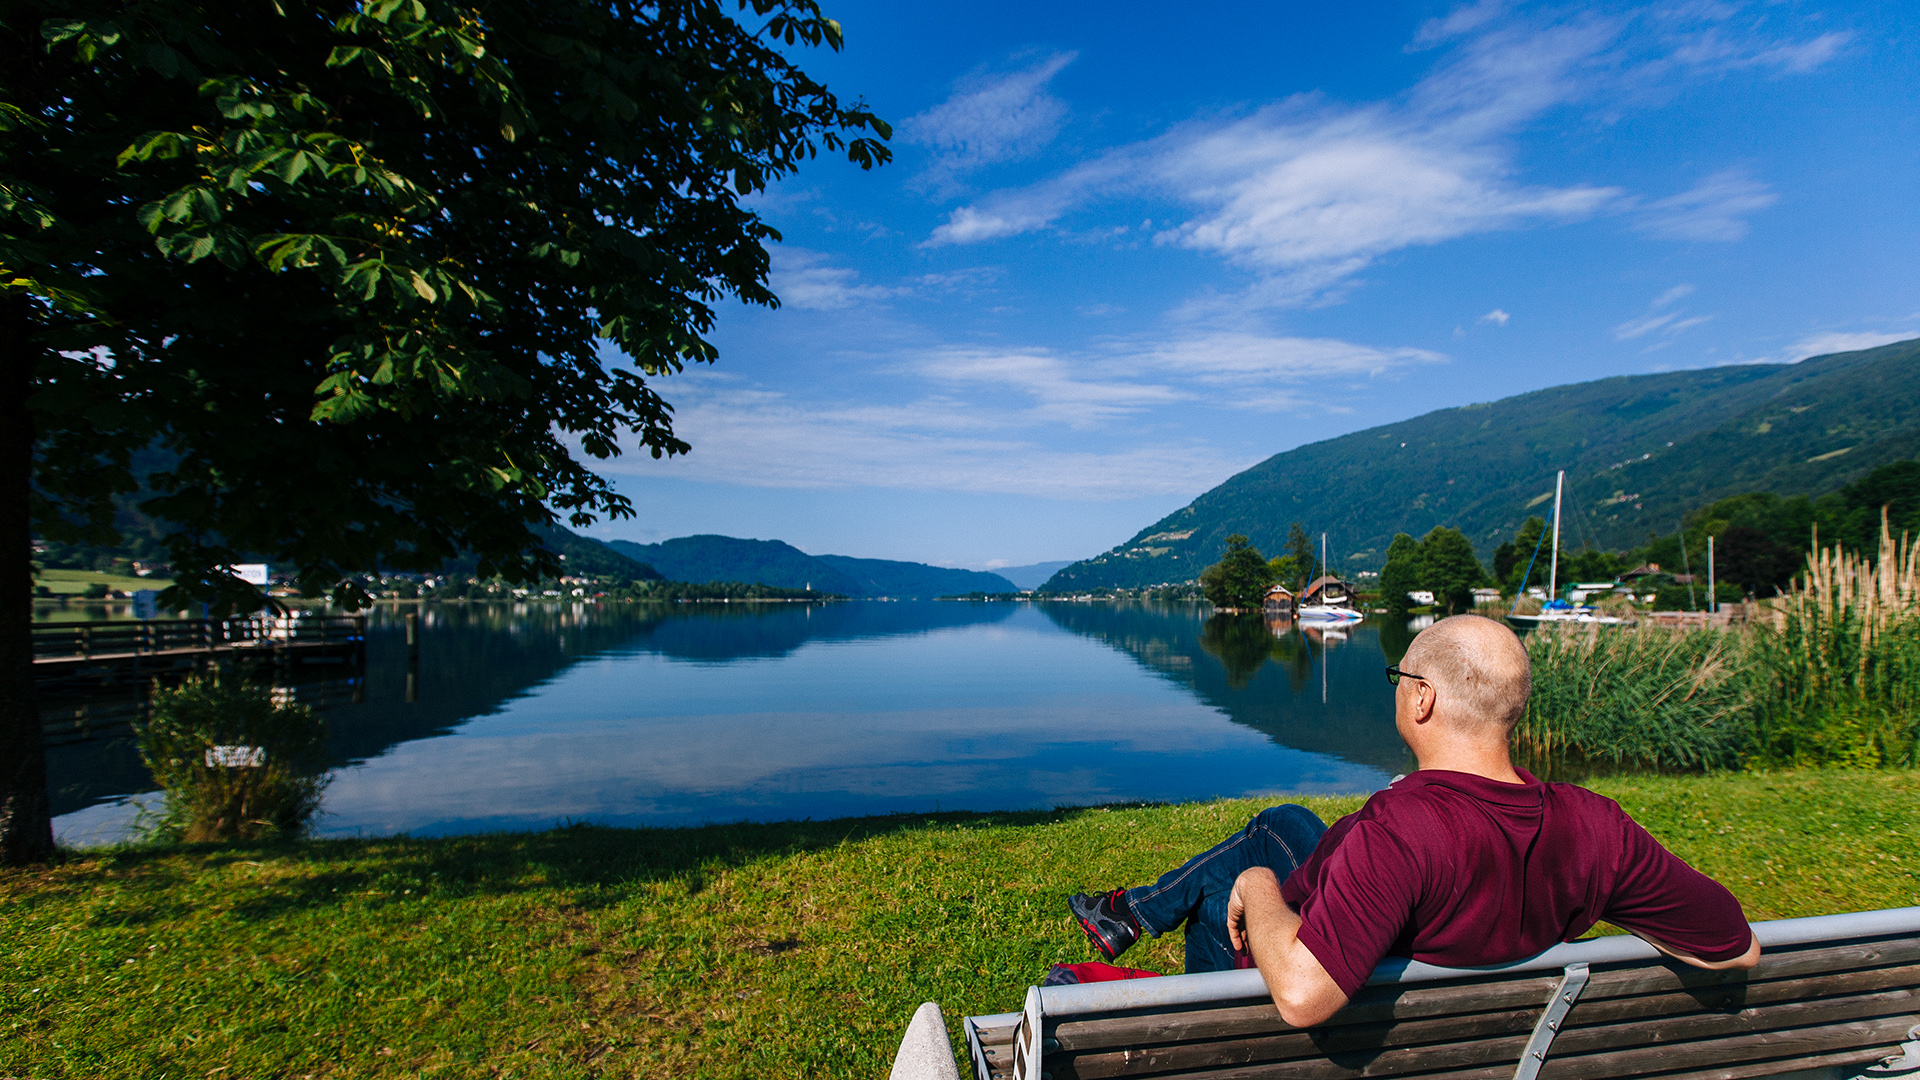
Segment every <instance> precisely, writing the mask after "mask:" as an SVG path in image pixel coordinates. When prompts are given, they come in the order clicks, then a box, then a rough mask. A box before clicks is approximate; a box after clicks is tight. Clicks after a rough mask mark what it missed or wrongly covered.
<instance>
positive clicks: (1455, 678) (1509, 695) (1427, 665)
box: [1400, 615, 1533, 738]
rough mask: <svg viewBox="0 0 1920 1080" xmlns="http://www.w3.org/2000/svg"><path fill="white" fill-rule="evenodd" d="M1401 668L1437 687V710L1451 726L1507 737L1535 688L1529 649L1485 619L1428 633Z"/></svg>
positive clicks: (1452, 622)
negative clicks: (1529, 660) (1494, 732)
mask: <svg viewBox="0 0 1920 1080" xmlns="http://www.w3.org/2000/svg"><path fill="white" fill-rule="evenodd" d="M1400 666H1401V668H1403V669H1404V670H1406V671H1411V672H1414V673H1415V674H1418V675H1420V676H1422V677H1424V678H1426V679H1427V680H1428V681H1430V682H1432V683H1433V686H1434V690H1435V692H1436V693H1435V708H1436V711H1437V712H1438V713H1440V714H1441V715H1442V716H1443V717H1444V718H1445V719H1446V720H1447V721H1448V723H1450V724H1453V725H1457V726H1458V727H1460V728H1461V729H1463V730H1466V729H1471V728H1476V727H1484V728H1486V729H1488V730H1489V731H1498V732H1499V733H1500V735H1501V736H1502V737H1503V738H1504V737H1505V735H1506V733H1507V732H1508V731H1510V730H1512V728H1513V725H1514V724H1515V723H1516V722H1518V721H1519V719H1520V714H1521V713H1522V712H1524V711H1525V710H1526V707H1527V694H1528V693H1529V692H1531V691H1532V689H1533V672H1532V669H1531V667H1530V665H1529V664H1528V663H1527V650H1526V647H1525V646H1524V645H1521V644H1520V639H1519V638H1518V637H1515V636H1514V633H1513V631H1511V630H1509V629H1507V628H1506V627H1505V626H1502V625H1500V624H1499V623H1497V622H1494V621H1493V620H1492V619H1488V618H1483V617H1481V616H1479V615H1455V616H1454V617H1452V618H1450V619H1442V620H1440V621H1439V622H1437V623H1434V624H1433V625H1432V626H1429V627H1427V628H1426V629H1425V630H1422V631H1421V632H1420V636H1419V637H1416V638H1414V639H1413V646H1412V647H1411V648H1409V649H1408V650H1407V655H1406V659H1404V660H1402V661H1401V662H1400Z"/></svg>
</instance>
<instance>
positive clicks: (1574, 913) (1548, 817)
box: [1280, 770, 1752, 997]
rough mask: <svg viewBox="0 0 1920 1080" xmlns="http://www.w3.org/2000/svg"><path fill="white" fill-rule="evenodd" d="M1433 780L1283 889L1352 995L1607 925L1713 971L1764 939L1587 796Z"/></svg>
mask: <svg viewBox="0 0 1920 1080" xmlns="http://www.w3.org/2000/svg"><path fill="white" fill-rule="evenodd" d="M1520 777H1521V779H1522V780H1524V781H1526V782H1525V783H1523V784H1503V783H1501V782H1499V781H1497V780H1489V779H1487V778H1486V777H1482V776H1474V775H1472V774H1470V773H1458V772H1445V771H1440V770H1422V771H1420V772H1416V773H1413V774H1412V775H1410V776H1405V777H1402V778H1401V779H1400V780H1398V781H1396V782H1395V783H1394V784H1393V786H1392V787H1389V788H1387V789H1386V790H1384V791H1379V792H1376V793H1374V796H1373V797H1372V798H1370V799H1368V800H1367V804H1366V805H1365V806H1363V807H1361V808H1360V811H1359V813H1356V814H1350V815H1348V816H1347V817H1344V818H1341V819H1340V821H1338V822H1337V823H1335V824H1334V826H1333V828H1331V829H1328V830H1327V833H1326V835H1325V836H1323V837H1321V838H1320V844H1319V846H1318V847H1316V848H1314V849H1313V854H1312V855H1311V856H1310V857H1308V859H1307V861H1306V862H1305V863H1302V864H1301V866H1300V868H1299V869H1298V870H1295V871H1294V872H1293V874H1292V875H1291V876H1289V877H1288V878H1287V880H1286V883H1285V884H1284V885H1282V886H1281V890H1280V895H1281V896H1282V897H1284V898H1285V899H1286V901H1287V904H1288V905H1289V906H1291V907H1292V908H1293V909H1294V910H1295V911H1298V912H1299V913H1300V918H1301V925H1300V942H1301V944H1303V945H1305V946H1306V947H1307V949H1308V951H1310V952H1312V953H1313V955H1314V958H1315V959H1317V960H1319V961H1320V965H1321V966H1322V967H1324V968H1326V969H1327V974H1329V975H1331V976H1333V981H1334V982H1336V983H1339V984H1340V989H1341V991H1342V992H1344V993H1345V994H1347V995H1348V996H1349V997H1351V996H1352V995H1353V993H1354V991H1356V990H1358V989H1360V987H1361V986H1362V985H1363V984H1364V983H1365V982H1366V981H1367V976H1369V975H1371V974H1372V973H1373V968H1374V965H1375V964H1378V963H1379V962H1380V959H1381V958H1382V957H1385V956H1389V955H1392V956H1407V957H1412V958H1413V959H1415V960H1421V961H1425V962H1426V963H1429V964H1440V965H1444V966H1447V967H1477V966H1480V965H1484V964H1500V963H1505V962H1507V961H1509V960H1519V959H1521V958H1523V957H1528V956H1532V955H1533V954H1535V953H1537V952H1540V951H1541V950H1543V949H1545V948H1547V947H1548V946H1551V945H1553V944H1554V943H1556V942H1560V941H1572V940H1574V939H1575V938H1577V937H1579V936H1580V935H1581V934H1583V933H1585V932H1586V931H1587V930H1588V928H1590V927H1592V926H1593V924H1594V923H1596V922H1599V921H1600V920H1602V919H1604V920H1606V921H1607V922H1610V923H1613V924H1614V925H1616V926H1620V927H1623V928H1625V929H1628V930H1635V931H1639V932H1641V933H1644V934H1646V935H1647V936H1648V937H1651V938H1654V939H1656V940H1658V941H1660V942H1662V943H1664V944H1666V945H1670V946H1672V947H1673V948H1676V949H1679V950H1680V951H1682V952H1686V953H1689V954H1691V955H1693V956H1697V957H1699V958H1700V959H1702V960H1731V959H1733V958H1734V957H1736V956H1739V955H1740V954H1741V953H1743V952H1745V951H1746V950H1747V947H1748V945H1749V944H1750V943H1751V940H1752V939H1751V937H1750V935H1749V933H1748V930H1747V920H1746V916H1745V914H1744V913H1743V912H1742V911H1741V910H1740V902H1739V901H1738V900H1735V899H1734V898H1733V894H1732V893H1730V892H1728V891H1727V890H1726V888H1725V887H1724V886H1722V885H1721V884H1720V883H1719V882H1717V881H1714V880H1713V879H1712V878H1709V877H1707V876H1706V875H1705V874H1702V873H1701V872H1699V871H1698V870H1695V869H1694V868H1693V867H1691V866H1688V865H1687V864H1686V863H1684V862H1682V861H1681V860H1680V858H1679V856H1677V855H1675V854H1673V853H1672V852H1670V851H1668V850H1667V849H1666V848H1664V847H1661V846H1660V843H1659V841H1657V840H1655V839H1654V838H1653V837H1651V836H1649V835H1647V831H1646V830H1645V829H1643V828H1641V827H1640V826H1639V825H1637V824H1635V823H1634V821H1633V819H1632V818H1630V817H1628V816H1627V812H1626V811H1624V810H1622V809H1620V804H1618V803H1616V802H1614V801H1613V800H1612V799H1608V798H1605V797H1604V796H1600V795H1596V794H1594V793H1593V792H1591V791H1587V790H1586V789H1584V788H1578V787H1575V786H1573V785H1572V784H1543V783H1541V782H1540V781H1539V780H1536V779H1535V778H1534V777H1532V776H1530V775H1528V774H1527V773H1525V772H1521V773H1520Z"/></svg>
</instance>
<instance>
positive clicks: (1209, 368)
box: [597, 327, 1447, 501]
mask: <svg viewBox="0 0 1920 1080" xmlns="http://www.w3.org/2000/svg"><path fill="white" fill-rule="evenodd" d="M1446 360H1447V357H1446V356H1444V355H1443V354H1440V353H1436V352H1432V351H1429V350H1425V349H1417V348H1407V347H1393V346H1372V345H1363V344H1357V343H1354V342H1347V341H1340V340H1336V339H1331V338H1304V337H1290V336H1283V335H1275V334H1269V333H1262V332H1259V331H1256V330H1253V329H1222V328H1218V327H1211V328H1206V329H1203V330H1198V331H1185V330H1178V329H1177V330H1176V332H1174V333H1172V334H1170V335H1166V336H1161V337H1154V338H1113V339H1108V340H1105V341H1101V342H1097V343H1095V344H1093V345H1091V346H1089V347H1087V348H1086V349H1083V350H1080V351H1076V352H1073V353H1065V352H1059V351H1055V350H1048V349H1043V348H1036V347H1021V346H1014V347H1006V348H993V347H982V346H978V345H939V346H934V347H918V348H915V347H899V348H896V349H895V350H894V351H892V352H891V353H888V354H885V355H882V356H878V357H875V356H870V355H869V356H864V357H860V358H857V362H858V363H859V364H860V366H862V367H863V368H864V369H865V370H866V371H867V372H868V374H867V376H865V379H864V381H865V383H866V385H867V386H868V388H869V389H868V391H867V393H866V397H865V400H862V401H853V402H850V401H848V400H847V399H846V398H844V397H833V396H829V395H826V394H821V395H818V396H812V395H810V394H809V392H808V391H806V390H804V389H802V390H796V391H792V392H776V391H773V390H769V389H766V388H763V387H759V386H754V385H750V384H747V383H744V382H742V381H741V380H740V379H739V378H738V377H735V376H729V375H727V374H725V373H721V372H712V371H706V370H697V371H691V372H688V373H686V374H685V375H682V376H678V377H676V378H675V380H674V386H673V388H672V397H673V400H674V403H675V406H676V408H675V412H674V427H675V430H676V431H677V432H678V433H679V434H680V435H681V437H682V438H685V439H687V440H688V441H689V442H691V443H692V444H693V446H694V448H695V449H694V452H693V453H692V454H691V455H688V456H687V457H685V458H675V459H670V460H667V461H653V460H651V459H648V460H640V459H637V458H617V459H615V460H613V461H611V462H607V463H605V464H603V465H599V466H597V467H598V468H602V469H606V470H609V471H612V472H616V473H619V472H636V473H644V474H646V475H668V476H680V477H684V478H688V479H697V480H703V481H714V482H722V483H733V484H745V485H751V486H760V487H780V488H821V487H859V486H866V487H885V488H901V489H915V490H932V491H965V492H995V493H1001V494H1019V495H1038V496H1045V497H1048V498H1064V499H1079V500H1091V501H1105V500H1112V499H1126V498H1134V497H1137V496H1140V495H1168V494H1178V495H1191V494H1192V493H1193V492H1195V491H1204V490H1206V489H1207V488H1209V487H1211V486H1212V485H1214V484H1216V483H1218V482H1219V481H1221V480H1223V479H1225V478H1226V477H1227V476H1230V475H1232V474H1233V473H1234V472H1237V471H1239V470H1240V469H1243V468H1245V467H1247V466H1248V465H1250V464H1252V463H1253V462H1252V461H1251V460H1244V459H1243V458H1242V457H1241V456H1240V455H1241V454H1242V453H1244V452H1245V451H1243V450H1240V451H1234V452H1231V453H1230V452H1228V451H1224V450H1222V449H1220V448H1218V447H1215V446H1212V445H1209V444H1208V441H1207V440H1206V439H1205V438H1204V437H1194V436H1188V435H1184V434H1182V435H1172V434H1164V433H1167V432H1176V431H1177V432H1185V431H1188V430H1191V419H1192V416H1193V414H1194V412H1195V410H1207V409H1213V410H1258V411H1290V410H1291V411H1298V410H1304V409H1313V410H1316V411H1326V410H1330V409H1334V410H1337V409H1341V408H1344V407H1345V406H1346V400H1345V398H1346V396H1348V395H1350V394H1351V393H1353V392H1354V389H1353V383H1354V381H1355V380H1365V379H1370V378H1373V377H1377V376H1390V375H1393V374H1395V373H1398V372H1401V371H1405V370H1409V369H1411V368H1414V367H1418V366H1423V365H1430V364H1435V363H1444V362H1445V361H1446ZM883 397H888V398H890V400H885V401H883V400H881V399H882V398H883ZM1175 410H1178V413H1177V414H1176V413H1175Z"/></svg>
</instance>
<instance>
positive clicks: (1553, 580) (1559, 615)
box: [1507, 469, 1626, 629]
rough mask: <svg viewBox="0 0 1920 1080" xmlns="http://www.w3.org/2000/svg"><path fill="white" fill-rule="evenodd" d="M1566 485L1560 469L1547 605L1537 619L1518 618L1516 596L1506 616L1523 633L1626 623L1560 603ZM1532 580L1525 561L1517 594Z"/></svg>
mask: <svg viewBox="0 0 1920 1080" xmlns="http://www.w3.org/2000/svg"><path fill="white" fill-rule="evenodd" d="M1566 485H1567V471H1566V470H1565V469H1562V470H1560V473H1559V475H1558V476H1556V477H1554V480H1553V562H1551V563H1549V564H1548V566H1549V567H1550V568H1549V569H1548V571H1547V602H1546V603H1545V604H1544V605H1542V606H1541V608H1540V614H1538V615H1519V614H1515V613H1514V612H1517V611H1519V610H1520V597H1518V596H1516V597H1514V598H1513V607H1514V611H1513V612H1508V613H1507V621H1508V622H1510V623H1512V624H1513V625H1515V626H1518V627H1521V628H1523V629H1525V628H1528V627H1534V626H1544V625H1548V624H1556V625H1557V624H1560V623H1576V624H1580V625H1584V626H1618V625H1619V624H1621V623H1623V622H1625V621H1626V620H1625V619H1617V618H1614V617H1613V616H1612V615H1602V614H1600V613H1599V612H1597V611H1595V610H1594V608H1593V606H1592V605H1590V604H1583V605H1578V606H1576V605H1574V604H1571V603H1568V602H1567V601H1565V600H1562V599H1560V496H1561V494H1562V492H1563V491H1564V490H1565V489H1566ZM1533 554H1534V557H1535V558H1538V557H1539V555H1540V545H1539V543H1538V542H1536V543H1535V544H1534V546H1533ZM1532 576H1533V563H1532V561H1531V560H1529V561H1528V563H1527V573H1526V576H1525V577H1523V578H1521V579H1520V592H1521V593H1522V594H1523V595H1524V594H1525V593H1526V591H1527V579H1528V578H1531V577H1532Z"/></svg>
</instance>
